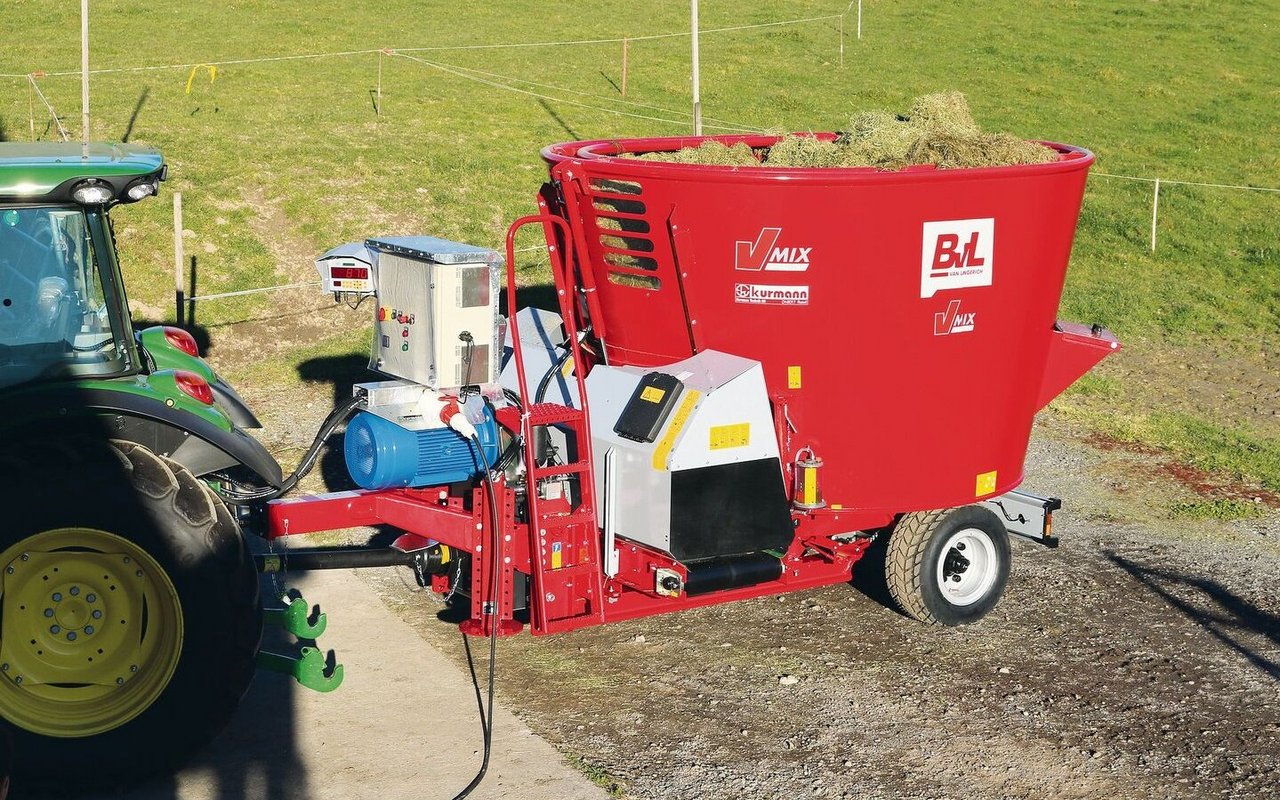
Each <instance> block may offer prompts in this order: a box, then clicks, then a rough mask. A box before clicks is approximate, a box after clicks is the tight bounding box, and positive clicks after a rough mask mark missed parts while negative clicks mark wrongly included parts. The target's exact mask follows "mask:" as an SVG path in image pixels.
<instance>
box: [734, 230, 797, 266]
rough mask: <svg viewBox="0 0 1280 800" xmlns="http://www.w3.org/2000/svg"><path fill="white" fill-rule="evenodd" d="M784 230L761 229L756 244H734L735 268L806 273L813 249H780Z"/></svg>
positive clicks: (737, 242) (741, 242)
mask: <svg viewBox="0 0 1280 800" xmlns="http://www.w3.org/2000/svg"><path fill="white" fill-rule="evenodd" d="M781 237H782V228H761V229H760V233H758V234H756V240H755V241H754V242H746V241H742V240H741V239H739V240H738V241H736V242H734V252H733V267H734V269H740V270H745V271H747V272H760V271H762V270H763V271H766V272H804V271H805V270H807V269H809V253H811V252H812V251H813V248H812V247H778V239H780V238H781Z"/></svg>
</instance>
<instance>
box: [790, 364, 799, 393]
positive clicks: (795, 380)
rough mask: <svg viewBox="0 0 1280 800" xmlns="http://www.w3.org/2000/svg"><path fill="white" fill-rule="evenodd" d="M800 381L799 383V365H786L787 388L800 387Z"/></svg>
mask: <svg viewBox="0 0 1280 800" xmlns="http://www.w3.org/2000/svg"><path fill="white" fill-rule="evenodd" d="M800 383H801V380H800V368H799V367H787V388H788V389H799V388H800Z"/></svg>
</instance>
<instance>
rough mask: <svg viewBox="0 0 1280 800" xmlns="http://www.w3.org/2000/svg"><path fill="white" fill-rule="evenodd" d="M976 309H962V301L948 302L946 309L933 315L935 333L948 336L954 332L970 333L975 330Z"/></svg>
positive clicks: (935, 334)
mask: <svg viewBox="0 0 1280 800" xmlns="http://www.w3.org/2000/svg"><path fill="white" fill-rule="evenodd" d="M977 316H978V313H977V312H976V311H961V310H960V301H959V300H952V301H951V302H950V303H947V310H946V311H939V312H938V313H936V314H934V315H933V335H934V336H947V335H949V334H952V333H968V332H970V331H972V330H973V327H974V320H975V318H976V317H977Z"/></svg>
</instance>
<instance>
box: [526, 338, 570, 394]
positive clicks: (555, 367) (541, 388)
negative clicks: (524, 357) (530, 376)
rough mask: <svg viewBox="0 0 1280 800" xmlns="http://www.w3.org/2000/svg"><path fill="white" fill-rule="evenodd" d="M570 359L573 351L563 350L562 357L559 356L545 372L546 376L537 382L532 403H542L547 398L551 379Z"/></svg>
mask: <svg viewBox="0 0 1280 800" xmlns="http://www.w3.org/2000/svg"><path fill="white" fill-rule="evenodd" d="M570 358H573V349H572V348H565V351H564V355H562V356H560V358H559V359H557V360H556V363H554V364H552V365H551V369H549V370H547V374H546V375H543V376H542V380H541V381H539V382H538V390H537V391H536V392H534V393H533V402H535V403H541V402H542V400H543V398H545V397H546V396H547V389H548V388H549V387H550V386H551V380H552V378H554V377H555V376H556V373H558V372H560V370H562V369H564V365H565V364H567V363H568V362H569V359H570Z"/></svg>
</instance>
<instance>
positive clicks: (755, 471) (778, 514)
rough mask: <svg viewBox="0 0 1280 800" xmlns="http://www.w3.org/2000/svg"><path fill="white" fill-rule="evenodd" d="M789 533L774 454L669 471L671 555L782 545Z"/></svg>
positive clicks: (724, 553) (689, 557) (692, 557)
mask: <svg viewBox="0 0 1280 800" xmlns="http://www.w3.org/2000/svg"><path fill="white" fill-rule="evenodd" d="M794 537H795V528H794V527H793V526H792V524H791V510H790V508H789V507H788V506H787V494H786V489H785V487H784V486H783V484H782V465H781V464H780V463H779V461H778V459H776V458H762V459H759V460H756V461H743V462H739V463H736V464H724V465H722V466H718V467H701V468H699V469H685V470H679V471H677V472H673V473H672V474H671V555H673V556H675V557H676V559H678V560H680V561H693V560H696V559H699V558H713V557H716V556H734V555H741V554H744V553H756V552H759V551H761V550H781V549H785V548H786V547H787V546H789V545H790V544H791V540H792V539H793V538H794Z"/></svg>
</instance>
